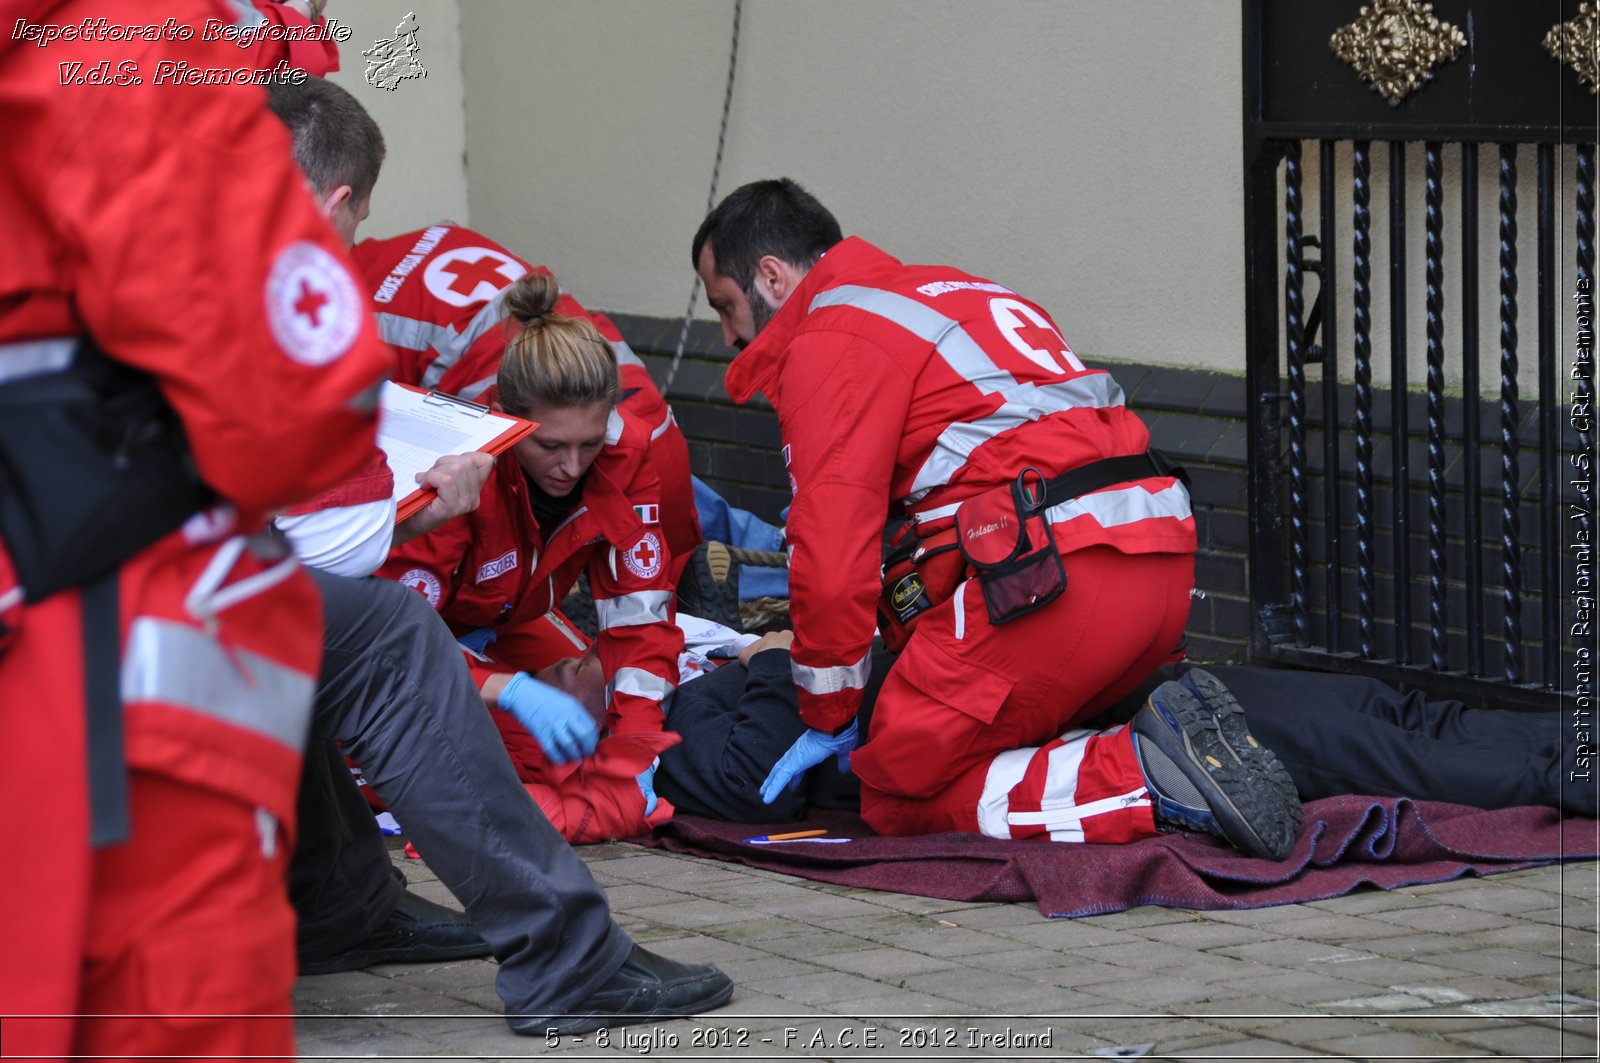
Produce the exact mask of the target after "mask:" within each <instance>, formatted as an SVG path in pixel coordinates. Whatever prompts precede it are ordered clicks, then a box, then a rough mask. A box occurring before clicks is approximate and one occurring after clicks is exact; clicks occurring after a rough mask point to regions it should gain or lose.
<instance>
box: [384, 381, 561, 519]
mask: <svg viewBox="0 0 1600 1063" xmlns="http://www.w3.org/2000/svg"><path fill="white" fill-rule="evenodd" d="M538 427H539V426H538V424H536V423H535V422H533V421H528V420H524V419H523V418H521V417H513V416H511V415H510V414H509V413H501V412H499V411H497V410H493V409H491V408H489V407H488V406H485V405H483V404H482V403H477V402H471V401H469V400H467V399H461V398H457V397H455V396H454V395H442V394H440V393H439V392H437V391H428V390H426V389H425V388H418V387H412V386H411V385H410V384H397V383H395V382H394V381H392V380H390V381H386V382H385V383H384V385H383V388H382V389H381V390H380V391H379V393H378V446H379V447H381V448H382V449H383V456H384V457H385V458H386V459H387V460H388V462H389V470H390V471H391V472H393V473H394V501H395V522H396V523H398V522H400V521H403V520H405V519H406V518H407V517H410V516H413V515H414V514H416V513H417V512H418V511H420V510H421V509H423V507H425V506H426V505H427V504H428V503H429V502H431V501H433V499H434V495H435V494H436V492H435V491H434V490H433V488H431V487H422V486H420V485H419V484H418V483H417V473H419V472H426V471H427V470H429V469H431V468H433V463H434V462H436V461H438V460H439V459H440V458H442V457H444V456H445V455H446V454H465V453H468V452H469V451H474V450H481V451H483V452H484V453H485V454H494V455H499V454H501V453H503V452H505V451H507V450H509V449H511V447H512V446H514V445H515V444H516V443H517V441H518V440H520V439H523V438H525V437H526V436H527V435H528V434H529V433H530V432H532V431H533V430H534V429H535V428H538Z"/></svg>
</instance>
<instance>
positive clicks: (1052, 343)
mask: <svg viewBox="0 0 1600 1063" xmlns="http://www.w3.org/2000/svg"><path fill="white" fill-rule="evenodd" d="M1017 338H1018V339H1019V340H1021V341H1022V342H1023V343H1026V344H1027V345H1028V346H1029V347H1032V348H1034V349H1035V350H1040V351H1049V352H1050V353H1051V354H1058V353H1060V352H1061V351H1064V350H1066V347H1067V345H1066V343H1065V342H1063V341H1062V339H1061V337H1060V336H1058V335H1056V331H1055V329H1051V328H1046V327H1045V326H1043V325H1035V324H1032V323H1030V324H1029V325H1028V326H1027V327H1026V328H1019V329H1017Z"/></svg>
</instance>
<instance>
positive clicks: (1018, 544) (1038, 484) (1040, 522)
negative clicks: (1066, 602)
mask: <svg viewBox="0 0 1600 1063" xmlns="http://www.w3.org/2000/svg"><path fill="white" fill-rule="evenodd" d="M1044 510H1045V486H1044V476H1043V475H1042V474H1041V473H1040V472H1039V470H1038V469H1035V468H1032V467H1031V466H1030V467H1029V468H1026V469H1023V470H1022V472H1020V473H1018V474H1017V478H1016V480H1014V481H1012V482H1011V483H1009V484H1006V485H1004V486H1003V487H995V488H991V489H990V490H988V491H985V492H983V493H982V494H980V495H974V496H973V497H971V498H969V499H966V500H965V501H963V502H962V503H961V505H960V507H959V508H958V509H957V510H956V529H957V533H958V535H959V542H960V544H961V556H962V557H964V558H966V559H967V564H969V565H971V566H972V568H973V571H974V572H975V573H976V574H977V577H978V586H979V587H980V588H981V589H982V590H983V601H984V605H985V606H987V607H988V610H989V622H990V623H992V624H995V625H996V626H998V625H1000V624H1004V623H1006V622H1007V621H1010V620H1015V619H1016V618H1017V617H1019V616H1024V615H1026V614H1028V613H1031V612H1033V611H1034V610H1035V609H1039V608H1042V607H1043V606H1045V605H1048V604H1049V603H1051V602H1053V601H1055V600H1056V598H1058V597H1060V595H1061V592H1062V591H1064V590H1066V589H1067V571H1066V569H1065V568H1064V567H1063V566H1062V564H1061V553H1060V551H1059V550H1057V549H1056V541H1055V537H1054V536H1053V535H1051V534H1050V522H1049V520H1047V519H1046V518H1045V515H1044Z"/></svg>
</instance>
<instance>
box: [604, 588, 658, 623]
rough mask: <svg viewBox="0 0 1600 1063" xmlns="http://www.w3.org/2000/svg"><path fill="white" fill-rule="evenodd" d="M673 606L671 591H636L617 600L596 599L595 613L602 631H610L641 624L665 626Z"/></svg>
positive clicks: (621, 595)
mask: <svg viewBox="0 0 1600 1063" xmlns="http://www.w3.org/2000/svg"><path fill="white" fill-rule="evenodd" d="M671 605H672V592H671V591H636V592H634V593H633V594H619V595H618V596H617V597H615V598H596V599H595V600H594V613H595V619H596V620H597V621H598V622H599V624H600V630H601V631H610V630H611V629H612V628H618V627H637V626H639V625H640V624H664V623H666V622H667V610H668V609H669V607H670V606H671Z"/></svg>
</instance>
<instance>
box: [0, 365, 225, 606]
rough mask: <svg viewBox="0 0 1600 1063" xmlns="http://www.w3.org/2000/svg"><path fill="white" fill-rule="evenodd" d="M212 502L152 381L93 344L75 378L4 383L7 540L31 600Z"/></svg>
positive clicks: (83, 578) (2, 483) (0, 483)
mask: <svg viewBox="0 0 1600 1063" xmlns="http://www.w3.org/2000/svg"><path fill="white" fill-rule="evenodd" d="M213 498H214V496H213V495H212V493H211V491H210V490H209V489H207V488H206V486H205V485H204V484H203V483H201V481H200V476H199V473H198V472H197V470H196V469H195V465H194V461H193V459H192V457H191V455H190V451H189V444H188V441H187V439H186V438H185V437H184V433H183V426H182V424H181V423H180V422H179V420H178V417H177V415H176V414H175V413H173V411H172V408H171V407H170V406H169V405H168V404H167V402H166V400H165V398H163V397H162V395H161V392H160V390H159V389H158V388H157V387H156V384H155V381H154V380H153V379H151V378H150V377H149V376H147V375H146V374H144V373H141V372H138V371H137V370H134V369H131V368H129V367H127V366H124V365H119V364H117V363H115V362H112V361H111V360H110V359H108V358H106V357H105V356H104V355H103V354H101V353H100V352H99V351H98V350H97V349H96V348H95V347H94V346H93V344H92V343H90V342H89V341H88V340H82V341H80V343H79V347H78V351H77V354H76V356H75V358H74V360H73V364H72V365H71V366H69V367H68V368H66V369H64V370H61V371H58V372H51V373H43V374H40V375H38V376H33V377H27V378H25V379H23V380H19V381H13V382H11V383H8V384H5V385H0V540H3V541H4V542H5V546H6V550H7V551H8V552H9V553H10V554H11V558H12V563H13V564H14V565H15V567H16V570H17V578H18V582H19V583H20V584H21V585H22V587H23V588H24V590H25V594H26V598H27V600H28V601H30V602H37V601H40V600H42V599H44V598H47V597H49V596H50V595H52V594H54V593H56V592H57V591H60V590H64V589H66V588H68V587H75V586H80V585H82V584H84V583H87V582H88V581H90V580H92V579H94V578H95V577H97V576H101V575H104V574H106V573H108V572H111V571H113V570H114V569H116V568H117V567H118V566H119V565H121V563H122V562H123V561H125V560H127V559H128V558H129V557H131V556H133V555H134V554H135V553H137V552H139V551H140V550H142V549H144V548H145V547H146V546H149V545H150V544H151V543H153V542H155V541H156V540H158V539H160V538H162V537H163V536H165V535H167V534H168V533H169V532H171V531H173V530H175V529H176V528H178V527H180V526H181V525H182V524H183V522H184V521H185V520H187V519H188V518H189V517H190V516H191V515H192V514H194V513H196V512H198V511H199V510H201V509H203V508H205V507H206V506H208V505H209V504H210V503H211V502H212V501H213Z"/></svg>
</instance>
